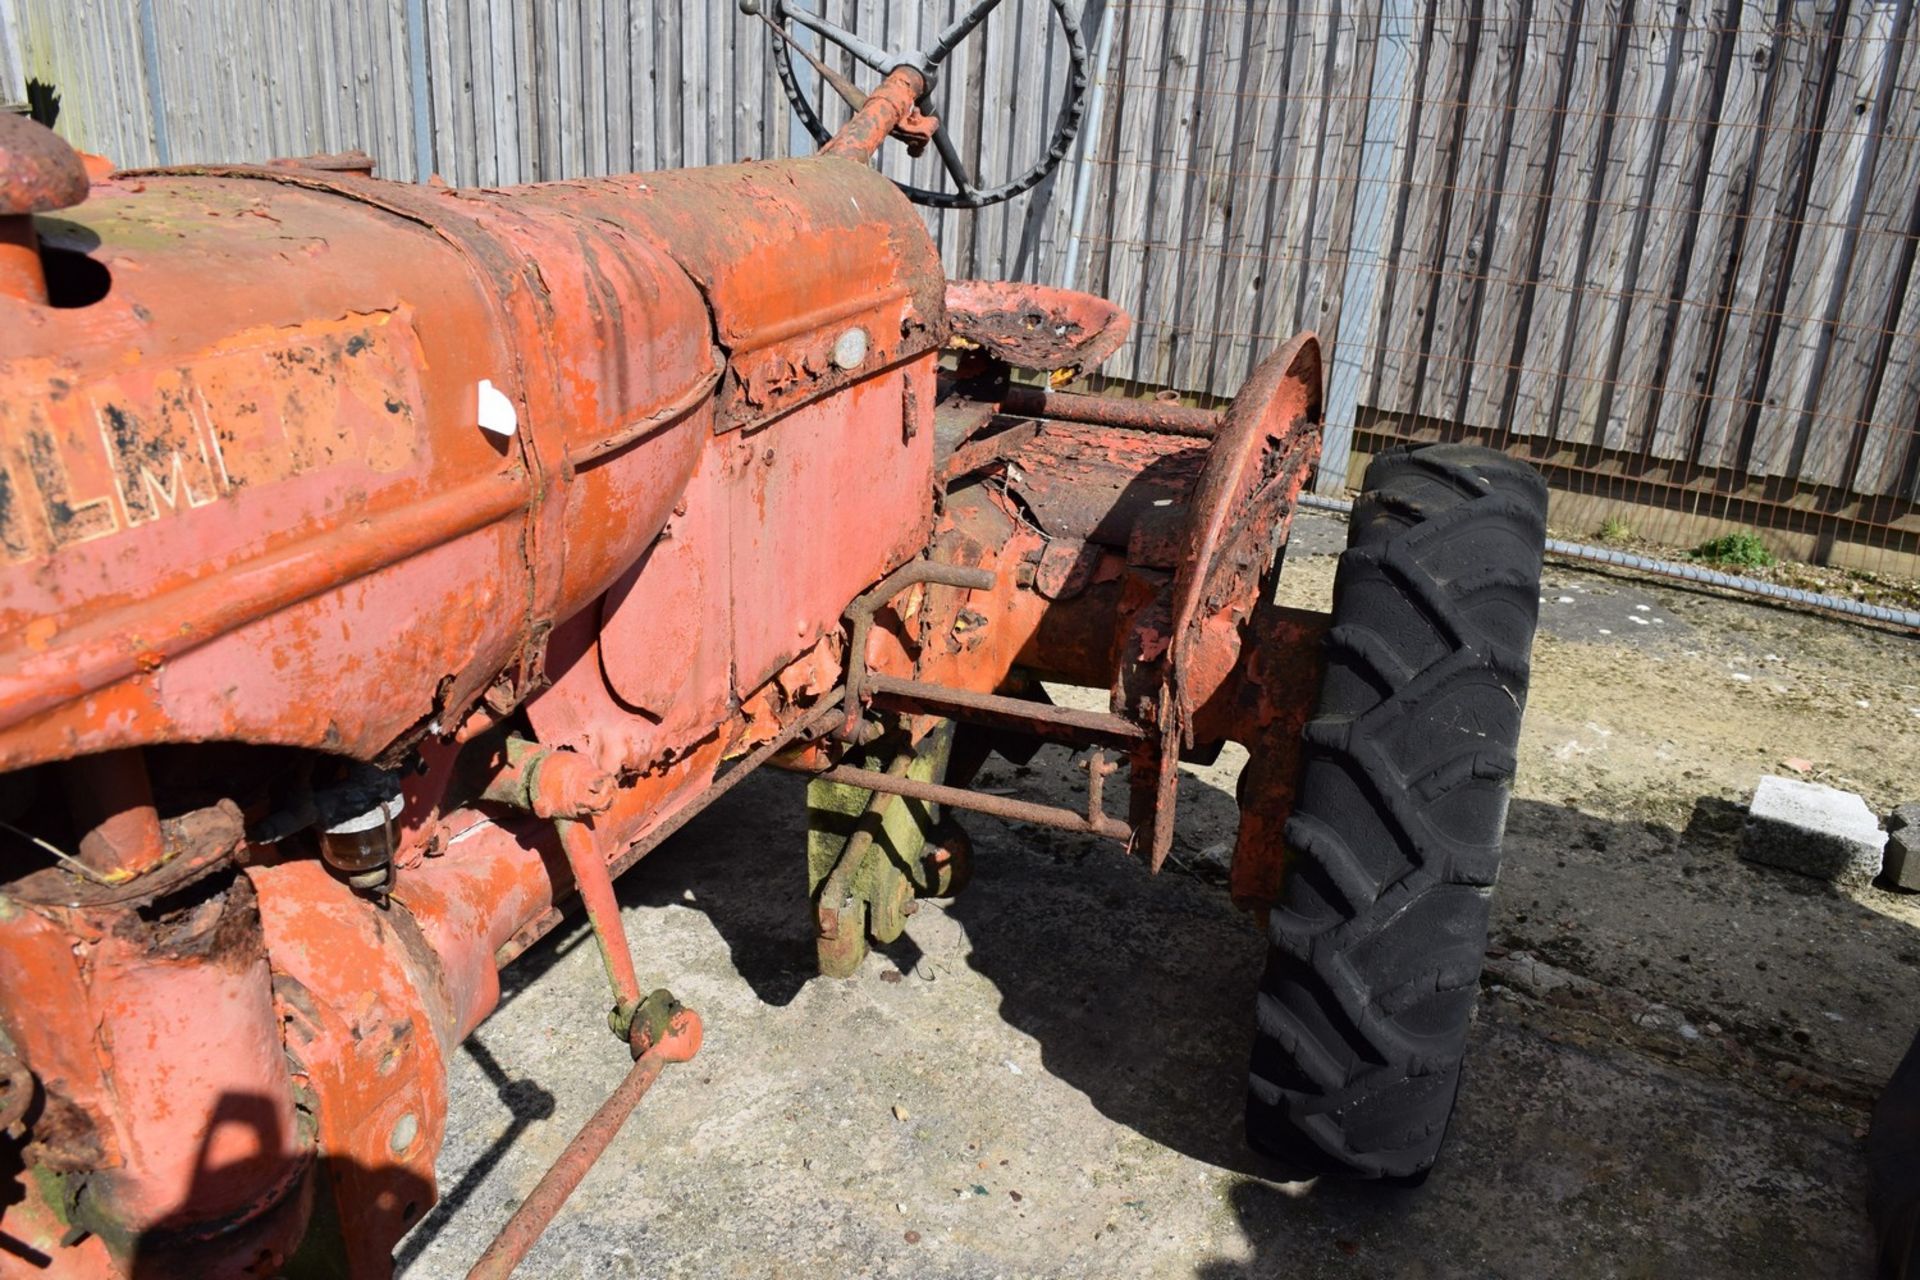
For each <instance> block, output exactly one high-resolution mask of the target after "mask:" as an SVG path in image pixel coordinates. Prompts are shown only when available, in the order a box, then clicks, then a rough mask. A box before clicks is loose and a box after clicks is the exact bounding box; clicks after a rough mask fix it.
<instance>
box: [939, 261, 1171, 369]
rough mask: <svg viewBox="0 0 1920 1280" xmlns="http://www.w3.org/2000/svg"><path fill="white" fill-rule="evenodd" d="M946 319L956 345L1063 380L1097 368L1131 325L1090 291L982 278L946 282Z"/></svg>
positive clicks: (1117, 311) (1126, 317) (1117, 347)
mask: <svg viewBox="0 0 1920 1280" xmlns="http://www.w3.org/2000/svg"><path fill="white" fill-rule="evenodd" d="M947 320H948V323H949V324H951V325H952V327H953V336H954V337H955V338H958V339H960V340H961V343H963V344H970V345H971V346H974V347H979V348H981V349H983V350H984V351H985V352H986V353H987V354H988V355H990V356H992V357H993V358H994V359H996V360H1002V361H1005V362H1006V363H1007V364H1010V365H1012V366H1013V367H1014V368H1016V369H1033V370H1037V371H1039V372H1042V373H1055V374H1061V375H1064V378H1063V380H1070V379H1071V378H1075V377H1078V376H1080V375H1082V374H1085V373H1090V372H1092V371H1093V370H1094V369H1096V368H1098V367H1099V366H1100V364H1101V363H1102V362H1104V361H1105V360H1106V358H1107V357H1108V356H1110V355H1112V354H1113V353H1114V352H1115V351H1118V350H1119V349H1120V344H1121V343H1123V342H1125V341H1126V340H1127V334H1128V332H1129V331H1130V330H1131V329H1132V327H1133V320H1132V318H1131V317H1129V316H1128V315H1127V313H1126V312H1124V311H1122V310H1120V308H1118V307H1116V306H1114V305H1113V303H1111V302H1108V301H1107V300H1106V299H1105V298H1100V297H1096V296H1094V295H1093V294H1090V293H1077V292H1075V291H1073V290H1071V289H1056V288H1053V287H1052V286H1050V285H1043V284H1017V283H1000V282H997V281H988V280H953V281H949V282H948V284H947Z"/></svg>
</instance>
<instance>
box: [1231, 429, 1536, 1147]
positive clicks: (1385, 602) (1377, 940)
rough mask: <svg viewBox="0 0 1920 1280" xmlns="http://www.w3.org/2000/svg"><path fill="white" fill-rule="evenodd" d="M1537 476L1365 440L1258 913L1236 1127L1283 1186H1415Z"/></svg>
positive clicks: (1490, 462)
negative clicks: (1361, 488) (1289, 797)
mask: <svg viewBox="0 0 1920 1280" xmlns="http://www.w3.org/2000/svg"><path fill="white" fill-rule="evenodd" d="M1546 509H1547V489H1546V485H1545V483H1544V482H1543V481H1542V480H1541V479H1540V476H1539V475H1538V474H1537V473H1536V472H1535V471H1534V470H1533V469H1532V468H1531V467H1528V466H1526V465H1525V464H1524V463H1521V462H1518V461H1516V460H1514V459H1511V458H1508V457H1506V456H1505V455H1503V454H1499V453H1494V452H1492V451H1491V450H1486V449H1480V448H1476V447H1473V446H1468V445H1451V444H1447V445H1431V446H1427V447H1425V448H1417V449H1415V448H1402V449H1395V450H1392V451H1390V452H1387V453H1383V454H1380V455H1379V456H1378V457H1376V458H1375V459H1374V460H1373V463H1372V465H1371V466H1369V467H1368V468H1367V474H1366V481H1365V492H1364V493H1363V494H1362V495H1361V497H1360V499H1359V501H1358V502H1356V503H1355V504H1354V511H1353V522H1352V525H1351V527H1350V529H1349V531H1348V535H1347V550H1346V552H1345V553H1344V554H1342V555H1341V557H1340V565H1339V569H1338V571H1337V573H1336V575H1335V577H1334V585H1333V625H1332V629H1331V631H1330V632H1329V634H1328V638H1327V672H1326V676H1325V679H1324V680H1323V682H1322V684H1321V687H1320V692H1319V697H1318V700H1317V701H1316V703H1315V705H1314V716H1313V719H1312V720H1311V721H1310V722H1309V723H1308V725H1307V728H1306V732H1305V747H1304V750H1303V752H1302V759H1301V771H1300V781H1299V789H1298V793H1297V795H1296V798H1295V804H1294V810H1293V814H1292V816H1291V817H1290V818H1289V819H1288V821H1287V825H1286V843H1287V849H1288V863H1287V875H1286V880H1285V882H1284V884H1283V885H1282V887H1281V892H1280V900H1279V902H1278V903H1277V904H1275V906H1274V908H1273V911H1272V913H1271V915H1270V917H1269V928H1268V935H1269V940H1270V942H1271V946H1270V947H1269V949H1268V952H1267V968H1266V974H1265V976H1264V977H1263V978H1262V980H1261V983H1260V995H1259V1000H1258V1005H1257V1010H1256V1014H1257V1024H1258V1026H1257V1031H1256V1033H1255V1037H1254V1045H1253V1066H1252V1071H1251V1073H1250V1082H1249V1089H1248V1094H1247V1138H1248V1141H1249V1142H1251V1143H1252V1144H1253V1146H1254V1147H1255V1148H1257V1149H1259V1150H1261V1151H1264V1152H1266V1153H1267V1154H1268V1155H1271V1156H1273V1157H1275V1158H1277V1159H1278V1160H1280V1161H1282V1162H1283V1163H1284V1164H1286V1165H1287V1166H1288V1168H1289V1171H1290V1176H1293V1177H1302V1178H1304V1177H1311V1176H1318V1175H1323V1174H1331V1175H1343V1176H1347V1177H1358V1178H1382V1179H1392V1180H1396V1181H1400V1182H1405V1183H1417V1182H1418V1181H1419V1180H1421V1179H1422V1178H1424V1177H1425V1174H1426V1171H1427V1170H1428V1169H1429V1168H1431V1167H1432V1165H1433V1163H1434V1161H1435V1160H1436V1159H1437V1158H1438V1156H1439V1153H1440V1144H1441V1142H1442V1141H1443V1139H1444V1138H1445V1137H1446V1129H1447V1122H1448V1121H1449V1119H1450V1118H1451V1117H1452V1114H1453V1103H1454V1098H1455V1097H1456V1095H1457V1094H1458V1092H1459V1087H1460V1064H1461V1058H1462V1056H1463V1054H1464V1051H1465V1048H1466V1039H1467V1024H1468V1021H1469V1019H1470V1018H1471V1016H1472V1012H1473V1003H1474V999H1475V995H1476V990H1477V987H1478V984H1479V980H1480V966H1481V960H1482V957H1483V955H1484V953H1485V950H1486V940H1487V918H1488V909H1489V905H1490V900H1491V896H1492V892H1493V882H1494V877H1495V875H1496V873H1497V872H1498V870H1499V864H1500V839H1501V835H1502V834H1503V832H1504V830H1505V827H1506V818H1507V797H1508V791H1509V788H1510V786H1511V784H1512V780H1513V771H1514V748H1515V744H1516V743H1517V742H1518V740H1519V736H1520V715H1521V711H1522V710H1523V708H1524V707H1525V704H1526V697H1527V675H1528V658H1529V653H1530V651H1531V649H1532V645H1533V630H1534V624H1535V622H1536V621H1537V619H1538V616H1539V608H1540V590H1539V588H1540V557H1541V553H1542V550H1543V547H1544V542H1545V537H1546Z"/></svg>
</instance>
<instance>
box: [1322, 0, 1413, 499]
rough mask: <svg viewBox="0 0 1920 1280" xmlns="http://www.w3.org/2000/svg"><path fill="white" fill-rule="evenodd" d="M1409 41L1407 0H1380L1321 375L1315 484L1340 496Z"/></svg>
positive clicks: (1369, 333)
mask: <svg viewBox="0 0 1920 1280" xmlns="http://www.w3.org/2000/svg"><path fill="white" fill-rule="evenodd" d="M1412 42H1413V4H1412V0H1385V3H1384V4H1383V5H1382V8H1381V13H1380V39H1379V43H1378V45H1377V46H1376V48H1375V52H1374V58H1373V84H1372V87H1371V88H1370V89H1369V90H1368V93H1367V128H1366V133H1365V135H1364V139H1363V142H1362V144H1361V149H1360V179H1359V191H1358V193H1357V195H1356V197H1355V205H1354V210H1353V241H1352V245H1351V247H1350V248H1349V250H1348V253H1347V271H1346V275H1345V277H1344V278H1343V279H1342V280H1341V282H1340V329H1339V332H1338V333H1337V334H1336V335H1335V336H1334V340H1333V370H1332V373H1331V374H1330V375H1329V377H1328V379H1327V421H1326V440H1325V447H1324V448H1323V449H1322V450H1321V453H1320V471H1319V474H1318V475H1317V476H1316V477H1315V478H1314V482H1313V487H1314V489H1315V490H1317V491H1318V492H1320V493H1338V492H1339V491H1340V490H1342V489H1344V488H1345V487H1346V484H1347V461H1348V459H1349V458H1351V457H1352V456H1353V425H1354V417H1355V413H1356V410H1357V409H1358V408H1359V399H1360V363H1361V358H1362V357H1363V356H1364V355H1365V353H1366V351H1367V350H1368V349H1369V348H1370V347H1371V346H1372V345H1373V344H1372V339H1373V336H1374V335H1373V322H1374V315H1373V297H1374V292H1375V290H1376V289H1377V288H1378V286H1379V283H1380V270H1381V260H1382V256H1383V251H1384V249H1385V248H1387V247H1388V246H1386V245H1385V244H1384V241H1385V240H1386V238H1387V236H1388V234H1389V233H1388V231H1387V227H1386V223H1387V195H1388V191H1389V189H1390V188H1391V186H1392V179H1393V175H1392V173H1391V169H1392V166H1393V155H1394V149H1395V143H1396V142H1397V140H1398V139H1399V136H1400V130H1401V128H1402V125H1403V122H1404V121H1405V118H1406V113H1407V61H1408V53H1409V51H1410V47H1411V45H1412Z"/></svg>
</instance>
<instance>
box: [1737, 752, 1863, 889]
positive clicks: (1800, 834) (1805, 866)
mask: <svg viewBox="0 0 1920 1280" xmlns="http://www.w3.org/2000/svg"><path fill="white" fill-rule="evenodd" d="M1886 845H1887V834H1886V832H1884V831H1882V830H1881V829H1880V821H1879V819H1878V818H1876V817H1875V816H1874V814H1873V810H1872V809H1870V808H1868V807H1867V802H1866V801H1865V800H1863V799H1861V798H1860V797H1859V796H1857V795H1855V794H1854V793H1853V792H1851V791H1841V790H1840V789H1838V788H1837V787H1829V786H1824V785H1822V784H1821V783H1818V782H1803V781H1801V780H1800V779H1798V778H1776V777H1771V776H1769V777H1764V778H1762V779H1760V785H1759V786H1757V787H1755V788H1754V792H1753V804H1752V805H1751V806H1750V807H1749V809H1748V810H1747V823H1746V829H1745V831H1744V832H1743V833H1742V836H1741V841H1740V856H1741V857H1742V858H1745V859H1746V860H1747V861H1749V862H1758V863H1762V864H1764V865H1766V866H1770V867H1779V868H1782V869H1783V870H1787V871H1794V872H1798V873H1799V874H1801V875H1804V876H1812V877H1814V878H1815V879H1819V880H1833V881H1838V882H1841V883H1845V884H1866V883H1868V882H1870V881H1871V880H1873V878H1874V877H1876V876H1878V875H1879V874H1880V868H1881V863H1882V859H1883V856H1884V850H1885V849H1886Z"/></svg>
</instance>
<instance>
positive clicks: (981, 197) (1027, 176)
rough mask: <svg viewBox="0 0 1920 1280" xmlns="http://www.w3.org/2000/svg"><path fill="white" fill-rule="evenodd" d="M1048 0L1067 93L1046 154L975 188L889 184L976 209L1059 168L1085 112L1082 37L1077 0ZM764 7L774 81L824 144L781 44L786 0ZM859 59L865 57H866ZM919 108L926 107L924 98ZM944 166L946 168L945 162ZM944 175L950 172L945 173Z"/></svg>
mask: <svg viewBox="0 0 1920 1280" xmlns="http://www.w3.org/2000/svg"><path fill="white" fill-rule="evenodd" d="M1048 3H1049V5H1050V6H1051V7H1052V10H1053V14H1054V17H1055V18H1056V19H1057V20H1058V21H1059V23H1060V27H1061V30H1062V31H1063V32H1065V34H1066V40H1067V58H1068V65H1067V93H1066V97H1065V99H1064V100H1063V101H1062V102H1061V104H1060V111H1059V113H1058V114H1057V115H1056V116H1055V117H1054V126H1053V136H1052V138H1051V139H1050V140H1049V142H1048V144H1047V151H1046V154H1044V155H1043V156H1041V157H1040V159H1039V161H1038V162H1037V163H1035V164H1034V165H1033V166H1032V167H1031V168H1030V169H1028V170H1027V171H1026V172H1025V173H1022V174H1020V175H1019V176H1017V177H1015V178H1013V179H1012V180H1011V181H1008V182H1003V183H1000V184H999V185H998V186H993V187H986V188H975V189H973V190H971V191H960V192H952V191H934V190H930V189H928V188H926V187H918V186H915V185H913V184H912V183H909V182H901V181H898V180H895V182H894V185H895V186H897V187H899V188H900V190H901V192H902V193H904V194H905V195H906V197H907V199H909V200H911V201H913V202H914V203H915V204H923V205H928V206H931V207H932V208H936V209H979V208H983V207H985V206H986V205H990V204H999V203H1000V202H1002V201H1004V200H1011V199H1012V198H1013V197H1015V196H1017V195H1019V194H1020V193H1021V192H1023V191H1027V190H1030V189H1032V188H1033V187H1035V186H1037V185H1038V184H1039V183H1040V182H1041V181H1042V180H1043V179H1045V178H1046V176H1047V175H1048V174H1050V173H1052V172H1053V171H1054V170H1055V169H1057V168H1059V166H1060V162H1061V161H1062V160H1064V159H1066V156H1067V152H1068V150H1069V149H1071V148H1072V146H1073V140H1074V138H1075V137H1076V136H1078V134H1079V132H1080V122H1081V119H1082V118H1083V116H1084V115H1085V112H1086V99H1087V49H1086V41H1085V40H1084V39H1083V38H1082V35H1081V31H1080V17H1081V12H1080V3H1079V0H1048ZM769 8H770V9H771V11H772V12H771V13H770V14H769V17H770V19H771V21H772V22H773V23H774V24H775V26H776V27H777V28H778V31H776V32H775V33H774V35H773V36H772V40H773V65H774V71H775V72H776V74H778V75H779V77H780V87H781V89H782V90H784V91H785V93H786V95H787V101H788V102H789V103H791V104H792V105H793V110H794V114H795V115H796V116H798V117H799V120H800V123H801V124H802V125H803V126H805V128H806V130H807V132H808V133H809V134H810V135H812V137H813V139H814V141H815V142H817V143H819V144H820V145H822V146H825V145H826V144H827V143H828V142H829V141H830V140H831V139H832V138H833V131H832V130H830V129H828V128H827V126H826V122H825V121H824V120H822V119H821V118H820V113H819V112H818V111H817V110H815V109H814V105H813V103H812V101H811V100H810V99H809V98H808V96H807V95H806V94H805V93H804V92H802V90H801V88H800V81H799V79H798V78H797V77H796V76H795V75H794V71H793V58H792V53H791V50H790V49H789V48H788V46H787V41H786V40H785V39H784V38H782V33H784V32H785V31H786V28H787V5H786V4H785V3H784V0H773V3H772V4H771V5H770V6H769ZM802 25H803V26H804V25H805V24H802ZM822 39H823V42H824V41H826V40H829V39H831V37H830V36H825V35H823V36H822ZM856 56H858V55H856ZM944 56H945V55H944V54H943V55H941V57H942V58H944ZM861 60H862V61H866V59H861ZM925 60H926V58H925V55H922V56H920V57H919V58H918V59H916V58H915V57H906V58H900V59H897V60H896V62H897V64H898V65H905V66H915V65H917V63H918V62H924V61H925ZM876 69H879V68H876ZM921 109H922V110H926V106H925V104H924V101H923V104H922V107H921ZM943 128H944V126H943ZM949 168H950V169H951V164H950V162H949ZM949 176H953V175H952V174H951V173H949Z"/></svg>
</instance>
